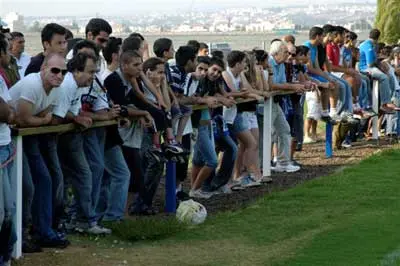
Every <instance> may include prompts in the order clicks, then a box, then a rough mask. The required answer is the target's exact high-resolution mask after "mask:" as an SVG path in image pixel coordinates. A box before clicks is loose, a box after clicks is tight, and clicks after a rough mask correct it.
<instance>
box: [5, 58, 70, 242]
mask: <svg viewBox="0 0 400 266" xmlns="http://www.w3.org/2000/svg"><path fill="white" fill-rule="evenodd" d="M66 72H67V67H66V64H65V60H64V57H63V56H62V55H61V54H59V53H50V54H47V55H46V56H45V58H44V61H43V64H42V66H41V68H40V72H38V73H32V74H29V75H27V76H25V77H24V78H23V79H21V80H20V81H19V82H17V83H16V84H15V85H14V86H13V87H11V89H10V96H11V105H12V106H13V107H14V108H15V109H16V120H17V124H18V125H19V127H39V126H45V125H49V124H50V123H51V121H52V109H53V106H54V105H55V104H56V102H57V100H58V98H59V97H58V93H59V88H58V87H59V86H60V85H61V83H62V82H63V80H64V75H65V74H66ZM23 145H24V155H25V158H26V159H27V162H28V163H27V164H25V168H26V167H29V168H30V175H29V174H24V175H23V179H24V180H23V183H24V189H27V190H28V191H29V192H30V193H25V194H24V196H25V198H24V215H25V214H26V215H28V216H29V214H30V212H31V211H32V218H33V219H32V221H33V225H34V228H35V233H36V234H37V235H38V236H39V239H38V240H39V242H38V244H39V245H40V246H42V247H58V248H65V247H66V246H68V245H69V241H68V240H66V239H64V238H62V237H60V236H59V235H58V234H57V233H56V232H55V230H54V229H53V228H52V221H53V215H54V214H53V211H54V208H55V207H56V206H53V204H54V205H57V204H60V202H62V199H63V195H62V192H63V178H62V173H61V174H54V169H53V167H54V166H56V167H57V168H58V169H60V166H59V162H58V156H57V147H56V142H55V141H49V136H47V135H45V136H43V135H35V136H27V137H25V138H24V143H23ZM49 160H51V164H49ZM50 166H51V167H50ZM25 170H27V169H25ZM28 172H29V171H28ZM28 178H31V180H26V179H28ZM29 185H30V186H31V187H29ZM33 191H34V193H33ZM24 192H25V190H24ZM27 197H31V198H27ZM32 206H33V207H34V208H33V209H32V210H31V207H32ZM30 220H31V219H30V217H24V223H25V224H24V225H25V226H28V225H29V223H30Z"/></svg>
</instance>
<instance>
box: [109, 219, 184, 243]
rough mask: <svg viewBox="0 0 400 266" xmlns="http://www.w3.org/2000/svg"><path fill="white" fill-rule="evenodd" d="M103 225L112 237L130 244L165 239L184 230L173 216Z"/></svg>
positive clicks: (128, 220)
mask: <svg viewBox="0 0 400 266" xmlns="http://www.w3.org/2000/svg"><path fill="white" fill-rule="evenodd" d="M104 225H105V226H106V227H109V228H111V229H112V231H113V235H114V236H116V237H118V238H120V239H121V240H125V241H131V242H134V241H140V240H160V239H165V238H168V237H170V236H173V235H175V234H177V233H178V232H182V231H184V230H185V228H186V227H185V225H183V224H181V223H179V222H178V221H177V220H176V218H175V216H168V217H163V218H160V217H159V216H157V217H139V218H137V219H127V220H124V221H122V222H119V223H104Z"/></svg>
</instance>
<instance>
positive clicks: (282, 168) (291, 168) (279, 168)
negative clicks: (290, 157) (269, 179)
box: [274, 163, 300, 173]
mask: <svg viewBox="0 0 400 266" xmlns="http://www.w3.org/2000/svg"><path fill="white" fill-rule="evenodd" d="M299 170H300V166H297V165H292V164H288V165H281V164H279V163H277V164H276V167H275V169H274V171H275V172H279V173H281V172H286V173H294V172H297V171H299Z"/></svg>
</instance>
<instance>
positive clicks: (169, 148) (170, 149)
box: [164, 143, 184, 154]
mask: <svg viewBox="0 0 400 266" xmlns="http://www.w3.org/2000/svg"><path fill="white" fill-rule="evenodd" d="M164 152H167V153H172V154H181V153H184V149H183V148H182V147H181V145H179V144H177V143H164Z"/></svg>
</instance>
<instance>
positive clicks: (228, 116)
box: [222, 67, 241, 124]
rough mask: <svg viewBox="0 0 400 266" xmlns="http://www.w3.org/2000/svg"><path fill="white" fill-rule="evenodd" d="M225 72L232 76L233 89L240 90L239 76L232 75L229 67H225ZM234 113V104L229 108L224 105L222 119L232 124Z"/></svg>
mask: <svg viewBox="0 0 400 266" xmlns="http://www.w3.org/2000/svg"><path fill="white" fill-rule="evenodd" d="M226 72H227V73H228V74H229V76H230V77H231V78H232V81H233V86H234V89H235V91H240V82H241V81H240V76H237V77H236V78H235V77H234V76H233V74H232V71H231V70H230V68H229V67H228V68H227V69H226ZM236 114H237V107H236V105H234V106H232V107H231V108H228V107H225V106H224V108H223V113H222V115H223V117H224V120H225V122H226V123H227V124H233V122H234V121H235V118H236Z"/></svg>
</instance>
